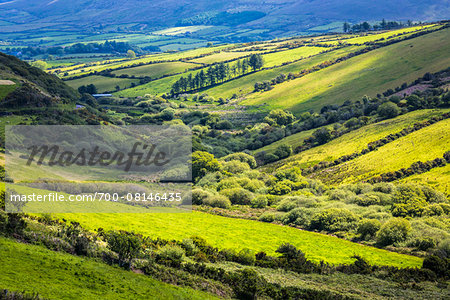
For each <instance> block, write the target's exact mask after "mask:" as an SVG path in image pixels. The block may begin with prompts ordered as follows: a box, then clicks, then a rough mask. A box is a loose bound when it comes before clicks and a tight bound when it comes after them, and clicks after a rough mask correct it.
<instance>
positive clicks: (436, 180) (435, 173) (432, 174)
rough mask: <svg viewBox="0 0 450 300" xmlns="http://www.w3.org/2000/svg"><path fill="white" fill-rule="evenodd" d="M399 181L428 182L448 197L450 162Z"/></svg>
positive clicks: (449, 193) (449, 195) (449, 191)
mask: <svg viewBox="0 0 450 300" xmlns="http://www.w3.org/2000/svg"><path fill="white" fill-rule="evenodd" d="M399 181H400V182H414V183H419V184H428V185H429V186H431V187H433V188H435V189H436V190H439V191H441V192H443V193H444V194H445V195H447V197H449V198H450V164H447V165H446V166H445V167H440V168H434V169H431V170H430V171H428V172H426V173H423V174H417V175H413V176H410V177H406V178H404V179H401V180H399Z"/></svg>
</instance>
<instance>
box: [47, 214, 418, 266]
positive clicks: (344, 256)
mask: <svg viewBox="0 0 450 300" xmlns="http://www.w3.org/2000/svg"><path fill="white" fill-rule="evenodd" d="M55 216H56V217H58V218H65V219H67V220H74V221H77V222H80V223H81V224H82V226H83V227H85V228H87V229H90V230H94V229H97V228H100V227H102V228H104V229H116V230H119V229H122V230H128V231H134V232H137V233H141V234H143V235H146V236H150V237H153V238H156V237H161V238H164V239H170V240H171V239H176V240H181V239H183V238H188V237H191V236H193V235H197V236H200V237H203V238H205V239H206V241H207V242H208V243H210V244H211V245H213V246H216V247H220V248H228V249H238V250H239V249H243V248H248V249H251V250H254V251H265V252H266V253H268V254H271V255H275V250H276V249H277V248H278V246H279V245H281V244H282V243H286V242H289V243H291V244H293V245H295V246H297V247H299V248H300V249H301V250H302V251H303V252H305V253H306V256H307V257H308V258H310V259H312V260H314V261H320V260H324V261H326V262H329V263H333V264H347V263H351V262H353V260H354V259H352V258H351V256H353V255H354V254H358V255H361V256H362V257H364V258H367V259H368V260H369V261H370V262H371V263H373V264H379V265H393V266H399V267H408V266H409V267H419V266H420V265H421V262H422V260H421V259H420V258H418V257H413V256H408V255H402V254H398V253H393V252H388V251H386V250H381V249H377V248H373V247H368V246H363V245H360V244H356V243H352V242H350V241H346V240H342V239H339V238H336V237H332V236H328V235H322V234H318V233H313V232H308V231H303V230H298V229H295V228H291V227H287V226H280V225H275V224H269V223H262V222H257V221H251V220H243V219H234V218H226V217H221V216H216V215H209V214H206V213H201V212H195V211H194V212H192V213H177V214H171V213H161V214H140V213H131V214H130V213H128V214H127V213H123V214H94V213H88V214H56V215H55Z"/></svg>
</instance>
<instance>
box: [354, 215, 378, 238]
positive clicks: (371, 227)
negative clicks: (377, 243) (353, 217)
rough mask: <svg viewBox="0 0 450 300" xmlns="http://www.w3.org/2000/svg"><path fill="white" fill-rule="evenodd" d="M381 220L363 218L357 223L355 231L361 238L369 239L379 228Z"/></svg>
mask: <svg viewBox="0 0 450 300" xmlns="http://www.w3.org/2000/svg"><path fill="white" fill-rule="evenodd" d="M380 227H381V222H380V221H378V220H376V219H363V220H361V221H360V222H359V224H358V230H357V233H359V234H360V235H361V238H362V239H363V240H366V239H370V238H372V237H374V236H375V234H376V233H377V231H378V230H380Z"/></svg>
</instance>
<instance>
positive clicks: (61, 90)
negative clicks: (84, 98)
mask: <svg viewBox="0 0 450 300" xmlns="http://www.w3.org/2000/svg"><path fill="white" fill-rule="evenodd" d="M0 79H3V80H5V79H7V80H12V81H14V82H16V85H17V88H15V89H11V90H10V91H9V92H8V93H5V92H4V93H2V95H1V96H2V99H0V100H2V101H1V105H2V106H3V107H25V106H43V105H49V104H55V103H73V102H75V101H76V100H77V99H78V98H79V97H80V95H79V94H78V92H77V91H75V90H73V89H72V88H70V87H69V86H67V85H66V84H65V83H64V82H63V81H62V80H61V79H59V78H57V77H56V76H53V75H50V74H47V73H45V72H44V71H42V70H40V69H38V68H35V67H32V66H30V65H29V64H27V63H26V62H24V61H21V60H20V59H18V58H16V57H14V56H10V55H6V54H4V53H1V52H0ZM2 89H3V90H4V88H2Z"/></svg>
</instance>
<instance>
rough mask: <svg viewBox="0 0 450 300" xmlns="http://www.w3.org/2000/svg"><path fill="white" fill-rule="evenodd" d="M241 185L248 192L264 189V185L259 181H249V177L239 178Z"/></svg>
mask: <svg viewBox="0 0 450 300" xmlns="http://www.w3.org/2000/svg"><path fill="white" fill-rule="evenodd" d="M238 182H239V184H240V185H241V187H243V188H244V189H246V190H249V191H250V192H256V191H257V190H258V189H260V188H263V187H264V183H263V182H262V181H261V180H258V179H249V178H247V177H243V178H239V179H238Z"/></svg>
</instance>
